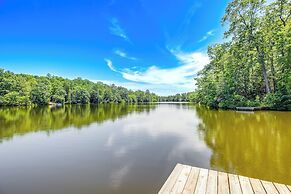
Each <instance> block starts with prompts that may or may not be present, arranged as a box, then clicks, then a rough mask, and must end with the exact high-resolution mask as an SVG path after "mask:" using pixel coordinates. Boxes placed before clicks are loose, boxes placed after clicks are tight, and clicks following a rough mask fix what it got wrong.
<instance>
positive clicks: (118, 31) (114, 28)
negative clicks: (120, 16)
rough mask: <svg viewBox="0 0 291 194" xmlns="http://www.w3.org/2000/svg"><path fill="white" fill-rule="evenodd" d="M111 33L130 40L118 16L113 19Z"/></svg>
mask: <svg viewBox="0 0 291 194" xmlns="http://www.w3.org/2000/svg"><path fill="white" fill-rule="evenodd" d="M109 29H110V32H111V34H113V35H115V36H119V37H121V38H123V39H124V40H126V41H128V42H130V40H129V38H128V36H127V35H126V33H125V31H124V29H122V28H121V27H120V24H119V21H118V20H117V19H116V18H112V19H111V26H110V27H109Z"/></svg>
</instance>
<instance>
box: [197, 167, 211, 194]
mask: <svg viewBox="0 0 291 194" xmlns="http://www.w3.org/2000/svg"><path fill="white" fill-rule="evenodd" d="M207 178H208V170H207V169H204V168H202V169H200V173H199V176H198V181H197V186H196V189H195V192H194V193H195V194H205V193H206V186H207Z"/></svg>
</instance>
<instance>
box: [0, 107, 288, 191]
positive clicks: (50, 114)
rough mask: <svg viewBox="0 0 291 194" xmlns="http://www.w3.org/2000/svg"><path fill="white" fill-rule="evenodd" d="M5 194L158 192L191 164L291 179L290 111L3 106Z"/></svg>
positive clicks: (1, 182) (0, 186) (0, 142)
mask: <svg viewBox="0 0 291 194" xmlns="http://www.w3.org/2000/svg"><path fill="white" fill-rule="evenodd" d="M0 156H1V158H0V193H1V194H39V193H41V194H80V193H82V194H93V193H94V194H95V193H102V194H106V193H124V194H143V193H144V194H147V193H157V192H158V191H159V189H160V188H161V186H162V185H163V183H164V182H165V180H166V178H167V177H168V175H169V174H170V172H171V171H172V169H173V168H174V166H175V165H176V163H183V164H188V165H192V166H197V167H202V168H210V169H215V170H219V171H225V172H230V173H235V174H241V175H245V176H250V177H255V178H260V179H266V180H269V181H275V182H280V183H285V184H291V167H290V166H291V112H279V111H277V112H275V111H258V112H254V113H252V112H236V111H225V110H210V109H207V108H205V107H202V106H195V105H192V104H151V105H122V104H120V105H113V104H107V105H94V106H93V105H91V106H90V105H83V106H81V105H71V106H64V107H60V108H49V107H42V108H25V107H14V108H0Z"/></svg>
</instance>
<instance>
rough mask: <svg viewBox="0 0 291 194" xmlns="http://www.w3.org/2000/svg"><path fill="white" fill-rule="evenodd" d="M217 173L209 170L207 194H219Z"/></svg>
mask: <svg viewBox="0 0 291 194" xmlns="http://www.w3.org/2000/svg"><path fill="white" fill-rule="evenodd" d="M217 175H218V173H217V171H214V170H209V172H208V180H207V187H206V193H207V194H217Z"/></svg>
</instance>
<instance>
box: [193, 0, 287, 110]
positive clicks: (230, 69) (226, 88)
mask: <svg viewBox="0 0 291 194" xmlns="http://www.w3.org/2000/svg"><path fill="white" fill-rule="evenodd" d="M290 17H291V2H290V1H289V0H275V1H272V2H271V3H270V2H269V3H267V2H266V1H264V0H251V1H250V0H233V1H232V2H230V3H229V4H228V6H227V8H226V10H225V15H224V16H223V18H222V24H223V25H226V27H227V30H226V31H225V33H224V35H225V42H224V43H221V44H215V45H212V46H209V48H208V55H209V57H210V60H211V61H210V63H209V64H208V65H206V66H205V67H204V69H203V70H202V71H200V72H199V74H198V77H197V78H196V81H197V89H196V91H195V98H194V101H195V102H198V103H201V104H204V105H207V106H210V107H215V108H233V107H236V106H267V107H271V108H274V109H289V110H290V109H291V20H290Z"/></svg>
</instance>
